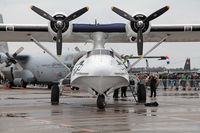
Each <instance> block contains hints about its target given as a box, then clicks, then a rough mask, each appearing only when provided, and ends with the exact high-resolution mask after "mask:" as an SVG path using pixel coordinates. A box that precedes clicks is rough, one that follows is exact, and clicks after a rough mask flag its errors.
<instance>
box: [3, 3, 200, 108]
mask: <svg viewBox="0 0 200 133" xmlns="http://www.w3.org/2000/svg"><path fill="white" fill-rule="evenodd" d="M31 9H32V10H33V11H34V12H36V13H37V14H39V15H40V16H42V17H43V18H45V19H47V20H49V21H50V22H49V24H48V25H41V24H37V25H36V24H32V25H31V24H30V25H27V24H19V25H17V24H0V41H8V42H10V41H15V42H16V41H17V42H20V41H21V42H30V41H34V42H35V43H38V44H39V42H52V41H56V45H57V55H58V56H61V51H62V42H68V43H74V42H76V43H77V42H84V43H85V42H92V43H93V49H92V50H91V51H89V52H87V53H85V54H82V56H80V58H79V59H78V60H77V62H76V63H75V65H74V67H73V69H72V72H71V85H72V86H76V87H80V88H85V89H87V90H91V91H92V92H94V95H97V96H98V98H97V106H98V107H99V108H104V107H105V98H106V96H107V94H108V93H109V92H111V91H112V90H115V89H116V88H120V87H123V86H128V85H129V74H128V70H129V69H130V68H128V70H127V68H126V67H125V66H124V64H123V61H122V60H121V58H120V56H118V54H117V53H116V52H115V51H112V50H108V49H105V47H104V45H105V43H134V42H136V43H137V48H138V55H139V57H141V56H142V54H143V52H142V51H143V42H159V43H162V42H164V41H166V42H199V41H200V24H199V25H192V24H190V25H186V24H182V25H153V24H151V21H152V20H154V19H156V18H157V17H159V16H161V15H162V14H163V13H165V12H166V11H167V10H168V9H169V6H165V7H163V8H161V9H159V10H158V11H156V12H154V13H152V14H151V15H149V16H146V15H144V14H136V15H134V16H131V15H129V14H128V13H126V12H124V11H122V10H120V9H119V8H117V7H112V8H111V10H112V11H114V12H115V13H116V14H118V15H120V16H121V17H123V18H125V19H127V20H128V21H129V22H128V23H127V24H124V23H113V24H94V25H93V24H72V23H71V21H72V20H74V19H76V18H77V17H80V16H81V15H82V14H84V13H85V12H87V11H88V9H89V8H88V7H84V8H82V9H80V10H78V11H76V12H75V13H72V14H71V15H69V16H66V15H64V14H62V13H59V14H55V15H54V16H51V15H49V14H48V13H46V12H45V11H43V10H41V9H39V8H38V7H35V6H31ZM113 15H114V14H113ZM130 66H132V65H130ZM51 102H52V104H58V103H59V87H58V84H55V85H53V87H52V95H51Z"/></svg>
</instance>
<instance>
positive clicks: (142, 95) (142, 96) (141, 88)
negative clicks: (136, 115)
mask: <svg viewBox="0 0 200 133" xmlns="http://www.w3.org/2000/svg"><path fill="white" fill-rule="evenodd" d="M137 97H138V102H139V103H145V102H146V87H145V85H144V84H138V88H137Z"/></svg>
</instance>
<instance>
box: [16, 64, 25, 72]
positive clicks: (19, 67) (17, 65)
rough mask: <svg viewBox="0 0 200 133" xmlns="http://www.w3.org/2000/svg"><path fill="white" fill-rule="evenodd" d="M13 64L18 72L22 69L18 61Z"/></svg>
mask: <svg viewBox="0 0 200 133" xmlns="http://www.w3.org/2000/svg"><path fill="white" fill-rule="evenodd" d="M15 66H16V67H17V69H18V70H19V71H20V72H22V71H23V68H22V66H21V65H20V64H19V63H18V62H17V63H16V64H15Z"/></svg>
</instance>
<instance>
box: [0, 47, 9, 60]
mask: <svg viewBox="0 0 200 133" xmlns="http://www.w3.org/2000/svg"><path fill="white" fill-rule="evenodd" d="M0 50H1V51H2V52H3V53H4V54H5V55H6V56H7V57H8V58H12V57H11V56H10V54H9V53H8V51H7V50H6V49H5V48H4V47H3V45H0Z"/></svg>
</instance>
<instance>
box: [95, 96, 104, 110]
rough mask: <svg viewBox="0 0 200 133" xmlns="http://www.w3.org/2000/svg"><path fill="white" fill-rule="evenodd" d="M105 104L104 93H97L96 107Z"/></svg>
mask: <svg viewBox="0 0 200 133" xmlns="http://www.w3.org/2000/svg"><path fill="white" fill-rule="evenodd" d="M105 106H106V102H105V96H104V95H99V96H98V98H97V107H98V108H99V109H104V108H105Z"/></svg>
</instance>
